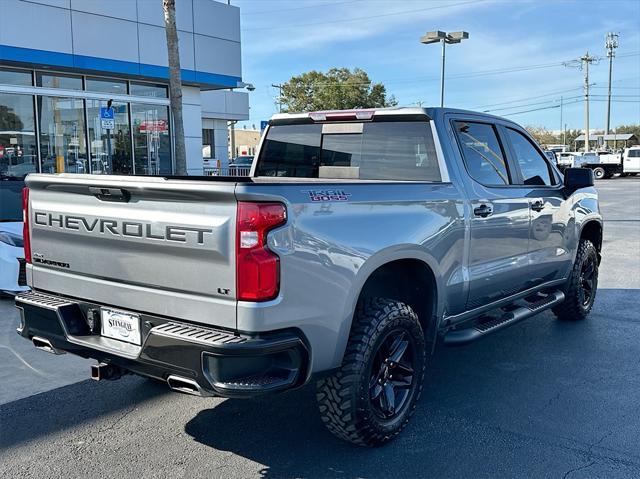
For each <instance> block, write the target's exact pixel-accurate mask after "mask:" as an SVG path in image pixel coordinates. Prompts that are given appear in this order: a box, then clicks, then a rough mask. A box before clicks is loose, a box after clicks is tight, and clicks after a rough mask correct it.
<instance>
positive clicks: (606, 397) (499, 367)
mask: <svg viewBox="0 0 640 479" xmlns="http://www.w3.org/2000/svg"><path fill="white" fill-rule="evenodd" d="M597 186H598V188H599V191H600V193H601V201H602V203H601V204H602V209H603V214H604V215H605V220H606V224H605V241H604V251H603V261H602V265H601V271H600V284H599V290H598V296H597V299H596V305H595V308H594V310H593V313H592V314H591V316H590V317H589V319H588V320H587V321H584V322H580V323H565V322H559V321H557V320H555V318H554V317H553V315H552V314H551V313H549V312H545V313H542V314H540V315H538V316H536V317H535V318H533V319H531V320H528V321H525V322H523V323H521V324H518V325H516V326H514V327H512V328H509V329H507V330H504V331H502V332H499V333H497V334H495V335H493V336H491V337H489V338H487V339H486V340H484V341H482V342H479V343H476V344H473V345H471V346H469V347H466V348H460V349H446V348H439V350H438V351H437V353H436V355H435V357H434V358H433V366H432V369H431V371H430V374H429V375H428V379H427V387H426V390H425V393H424V395H423V397H422V400H421V404H420V405H419V408H418V410H417V412H416V415H415V416H414V418H413V421H412V423H411V424H410V426H409V427H408V428H407V430H406V431H405V432H404V433H403V434H402V435H401V436H400V437H399V438H398V439H397V440H396V441H395V442H393V443H391V444H389V445H388V446H386V447H384V448H381V449H374V450H366V449H361V448H357V447H355V446H351V445H348V444H346V443H342V442H340V441H338V440H336V439H334V438H333V437H332V436H331V435H330V434H329V433H328V432H326V431H325V429H324V427H323V426H322V424H321V423H320V419H319V418H318V415H317V414H316V406H315V401H314V391H313V387H307V388H304V389H302V390H298V391H294V392H291V393H287V394H284V395H280V396H276V397H271V398H264V399H256V400H223V399H211V398H195V397H191V396H185V395H180V394H177V393H172V392H170V391H169V390H168V389H167V388H166V387H165V386H164V385H163V384H160V383H156V382H154V381H151V380H146V379H142V378H137V377H125V378H123V379H121V380H119V381H115V382H100V383H95V382H93V381H90V380H87V379H85V378H86V377H88V374H89V364H90V362H87V361H84V360H81V359H78V358H73V357H71V356H69V355H66V356H59V357H54V356H52V355H48V354H46V353H44V352H40V351H36V350H35V349H33V347H32V346H31V345H30V343H28V342H27V341H25V340H23V339H21V338H19V337H18V336H17V335H16V334H15V332H14V329H15V326H16V324H17V321H18V318H17V314H16V313H15V311H14V309H13V307H12V303H11V302H10V301H8V300H0V381H1V383H0V384H1V385H0V477H4V478H17V477H86V476H93V477H105V478H111V477H118V478H122V477H132V476H135V477H140V478H146V477H154V478H157V477H224V478H236V477H238V478H247V477H339V478H356V477H365V478H369V477H381V478H383V477H384V478H396V477H438V478H440V477H474V478H476V477H491V478H496V477H527V478H538V477H540V478H542V477H545V478H547V477H558V478H566V477H571V478H580V477H606V478H617V477H629V478H637V477H640V341H639V340H638V338H639V337H640V313H639V312H638V304H639V302H640V179H636V178H616V179H612V180H602V181H599V182H598V183H597Z"/></svg>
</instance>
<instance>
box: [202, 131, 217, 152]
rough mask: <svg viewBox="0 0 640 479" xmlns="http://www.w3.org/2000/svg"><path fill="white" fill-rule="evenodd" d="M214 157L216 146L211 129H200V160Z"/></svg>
mask: <svg viewBox="0 0 640 479" xmlns="http://www.w3.org/2000/svg"><path fill="white" fill-rule="evenodd" d="M215 156H216V145H215V142H214V137H213V130H212V129H211V128H203V129H202V158H209V159H210V158H214V157H215Z"/></svg>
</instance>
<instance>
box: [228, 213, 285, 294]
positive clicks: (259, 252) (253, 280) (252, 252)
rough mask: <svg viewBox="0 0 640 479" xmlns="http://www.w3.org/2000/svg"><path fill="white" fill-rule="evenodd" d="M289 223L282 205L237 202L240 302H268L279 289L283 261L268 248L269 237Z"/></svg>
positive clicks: (237, 274)
mask: <svg viewBox="0 0 640 479" xmlns="http://www.w3.org/2000/svg"><path fill="white" fill-rule="evenodd" d="M286 219H287V210H286V209H285V207H284V205H283V204H281V203H251V202H245V201H240V202H238V215H237V221H236V282H237V297H238V299H239V300H241V301H267V300H269V299H273V298H275V297H276V296H277V295H278V291H279V289H280V259H279V258H278V255H276V254H275V253H274V252H272V251H270V250H269V248H268V247H267V233H268V232H269V230H272V229H273V228H275V227H277V226H280V225H281V224H283V223H284V222H285V221H286Z"/></svg>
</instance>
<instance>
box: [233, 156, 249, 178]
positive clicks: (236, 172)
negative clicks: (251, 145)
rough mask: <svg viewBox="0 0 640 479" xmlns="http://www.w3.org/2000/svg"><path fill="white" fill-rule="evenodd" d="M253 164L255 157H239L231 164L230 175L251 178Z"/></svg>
mask: <svg viewBox="0 0 640 479" xmlns="http://www.w3.org/2000/svg"><path fill="white" fill-rule="evenodd" d="M252 164H253V156H238V157H236V158H234V159H233V160H231V162H230V163H229V175H231V176H249V172H250V171H251V165H252Z"/></svg>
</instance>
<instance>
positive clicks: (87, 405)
mask: <svg viewBox="0 0 640 479" xmlns="http://www.w3.org/2000/svg"><path fill="white" fill-rule="evenodd" d="M168 392H169V391H168V389H167V387H166V385H164V384H161V383H159V382H155V381H152V380H148V379H144V378H140V377H135V376H125V377H124V378H122V379H120V380H119V381H113V382H102V381H101V382H100V383H97V382H95V381H92V380H86V381H82V382H79V383H75V384H72V385H70V386H65V387H61V388H58V389H54V390H52V391H48V392H46V393H41V394H36V395H35V396H31V397H28V398H25V399H19V400H17V401H13V402H10V403H7V404H3V405H2V406H0V450H2V449H4V448H9V447H11V446H15V445H17V444H21V443H26V442H29V441H32V440H35V439H38V438H40V437H43V436H47V435H49V434H52V433H55V432H59V431H63V430H66V429H74V428H76V427H78V426H80V425H82V424H83V423H85V422H91V421H93V420H95V418H96V417H100V416H107V415H109V414H112V413H116V412H118V411H120V410H124V409H127V408H130V407H132V406H135V405H139V404H142V403H144V402H145V401H148V400H150V399H153V398H155V397H157V396H160V395H162V394H167V393H168Z"/></svg>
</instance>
